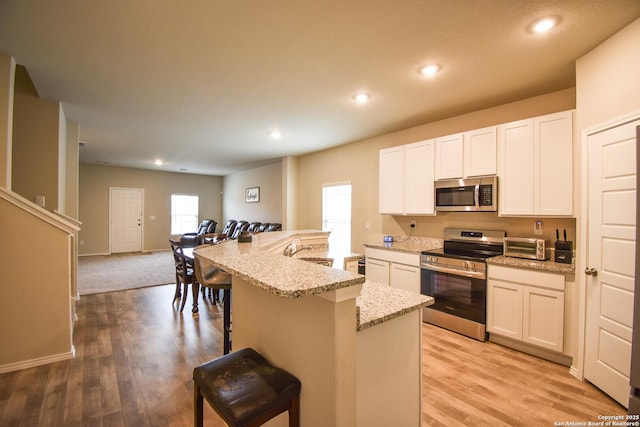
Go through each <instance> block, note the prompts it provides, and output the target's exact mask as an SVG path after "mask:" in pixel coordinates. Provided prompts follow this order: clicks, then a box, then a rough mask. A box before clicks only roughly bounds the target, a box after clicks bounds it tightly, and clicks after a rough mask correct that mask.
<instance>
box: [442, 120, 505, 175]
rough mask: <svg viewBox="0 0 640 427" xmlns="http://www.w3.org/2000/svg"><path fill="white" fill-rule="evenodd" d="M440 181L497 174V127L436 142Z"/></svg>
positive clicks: (447, 137) (460, 134)
mask: <svg viewBox="0 0 640 427" xmlns="http://www.w3.org/2000/svg"><path fill="white" fill-rule="evenodd" d="M435 144H436V179H455V178H469V177H475V176H486V175H495V174H496V173H497V130H496V127H495V126H492V127H487V128H483V129H475V130H472V131H468V132H464V133H458V134H455V135H448V136H444V137H441V138H436V139H435Z"/></svg>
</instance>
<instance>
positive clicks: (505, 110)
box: [298, 88, 575, 252]
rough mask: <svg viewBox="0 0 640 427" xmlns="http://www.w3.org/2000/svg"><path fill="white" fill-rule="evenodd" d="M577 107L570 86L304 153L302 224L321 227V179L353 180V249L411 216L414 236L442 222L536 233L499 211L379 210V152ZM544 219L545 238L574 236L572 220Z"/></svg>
mask: <svg viewBox="0 0 640 427" xmlns="http://www.w3.org/2000/svg"><path fill="white" fill-rule="evenodd" d="M573 108H575V89H573V88H572V89H566V90H562V91H558V92H553V93H550V94H547V95H543V96H538V97H535V98H530V99H525V100H522V101H518V102H514V103H510V104H505V105H500V106H497V107H494V108H488V109H486V110H481V111H476V112H473V113H470V114H465V115H462V116H457V117H452V118H449V119H446V120H441V121H438V122H434V123H428V124H425V125H422V126H417V127H414V128H410V129H405V130H402V131H398V132H394V133H390V134H387V135H382V136H379V137H375V138H370V139H367V140H364V141H359V142H356V143H353V144H349V145H345V146H341V147H337V148H334V149H331V150H326V151H322V152H318V153H314V154H309V155H306V156H301V157H300V158H299V182H298V185H299V188H300V191H299V192H298V219H299V228H301V229H305V228H320V227H321V225H322V218H321V216H322V185H323V184H328V183H334V182H351V184H352V239H351V241H352V250H353V251H355V252H363V251H364V249H363V247H362V244H363V243H364V242H366V241H369V240H370V239H371V238H374V237H375V236H377V235H379V234H394V235H396V234H400V235H404V234H409V233H410V230H411V229H410V227H409V224H410V221H411V220H416V221H417V226H416V228H415V230H414V231H413V235H414V236H423V237H438V238H442V230H443V228H444V227H457V226H464V227H470V226H473V227H480V228H493V229H504V230H506V231H507V233H509V234H510V235H519V236H529V235H533V223H534V219H533V218H501V217H498V215H497V214H496V213H460V212H452V213H444V214H440V213H439V214H438V215H437V216H428V217H424V216H415V217H412V216H390V215H380V214H379V213H378V153H379V150H381V149H383V148H387V147H392V146H397V145H403V144H409V143H412V142H417V141H421V140H425V139H430V138H434V137H437V136H443V135H449V134H453V133H457V132H462V131H466V130H471V129H478V128H482V127H486V126H491V125H497V124H500V123H506V122H510V121H513V120H519V119H523V118H528V117H534V116H539V115H543V114H548V113H553V112H557V111H563V110H570V109H573ZM542 221H543V230H544V235H543V237H545V238H548V239H552V240H555V229H556V228H560V229H564V228H566V229H567V232H568V234H569V238H570V239H573V238H575V220H574V219H571V218H569V219H543V220H542ZM367 225H368V226H369V229H367Z"/></svg>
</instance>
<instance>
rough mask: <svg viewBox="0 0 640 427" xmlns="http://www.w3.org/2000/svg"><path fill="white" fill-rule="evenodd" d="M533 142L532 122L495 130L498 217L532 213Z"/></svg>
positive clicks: (515, 123)
mask: <svg viewBox="0 0 640 427" xmlns="http://www.w3.org/2000/svg"><path fill="white" fill-rule="evenodd" d="M533 141H534V140H533V119H527V120H520V121H517V122H512V123H507V124H505V125H501V126H500V127H499V128H498V152H499V159H498V170H499V177H500V182H499V183H498V190H499V193H500V198H499V199H498V206H499V208H498V211H499V213H500V215H532V214H533V184H534V180H533V151H534V149H533Z"/></svg>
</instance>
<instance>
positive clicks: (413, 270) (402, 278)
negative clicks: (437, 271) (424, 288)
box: [389, 262, 420, 294]
mask: <svg viewBox="0 0 640 427" xmlns="http://www.w3.org/2000/svg"><path fill="white" fill-rule="evenodd" d="M389 267H390V270H389V285H390V286H391V287H392V288H398V289H404V290H406V291H411V292H415V293H418V294H419V293H420V267H416V266H413V265H406V264H397V263H394V262H392V263H390V265H389Z"/></svg>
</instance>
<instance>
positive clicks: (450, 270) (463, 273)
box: [422, 265, 486, 279]
mask: <svg viewBox="0 0 640 427" xmlns="http://www.w3.org/2000/svg"><path fill="white" fill-rule="evenodd" d="M422 268H423V269H425V270H431V271H437V272H438V273H449V274H454V275H456V276H464V277H470V278H472V279H485V278H486V275H485V273H484V272H482V271H469V270H458V269H457V268H449V267H440V266H436V265H429V266H428V267H425V266H424V265H423V266H422Z"/></svg>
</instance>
